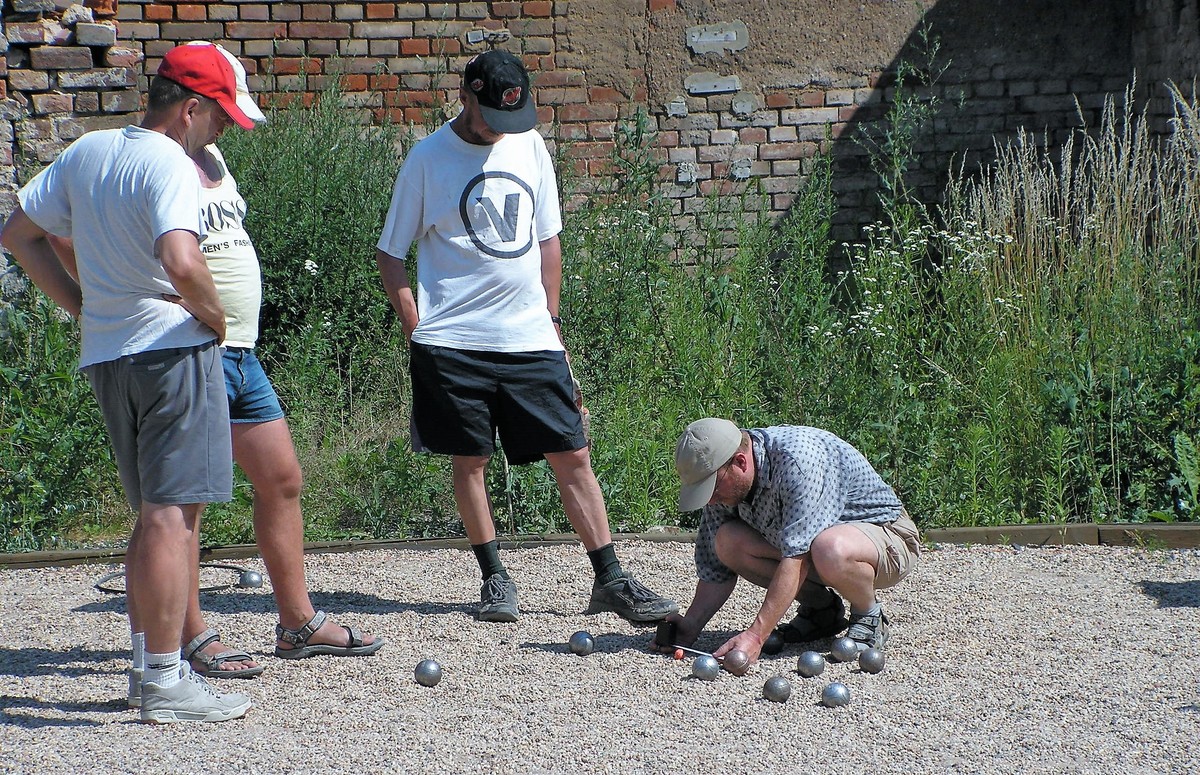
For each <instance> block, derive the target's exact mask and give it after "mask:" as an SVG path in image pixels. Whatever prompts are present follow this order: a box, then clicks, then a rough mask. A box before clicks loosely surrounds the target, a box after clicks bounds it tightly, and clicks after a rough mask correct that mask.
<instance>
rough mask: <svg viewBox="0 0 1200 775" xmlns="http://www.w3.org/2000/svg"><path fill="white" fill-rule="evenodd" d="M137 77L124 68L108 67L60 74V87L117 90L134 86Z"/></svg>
mask: <svg viewBox="0 0 1200 775" xmlns="http://www.w3.org/2000/svg"><path fill="white" fill-rule="evenodd" d="M135 79H136V75H135V73H134V72H133V71H132V70H129V69H126V68H124V67H108V68H103V69H98V70H89V71H87V72H64V73H59V74H58V86H59V88H62V89H115V88H123V87H129V86H133V85H134V84H135V83H136V80H135Z"/></svg>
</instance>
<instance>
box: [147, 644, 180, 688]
mask: <svg viewBox="0 0 1200 775" xmlns="http://www.w3.org/2000/svg"><path fill="white" fill-rule="evenodd" d="M142 683H152V684H158V685H159V686H161V687H162V688H164V689H169V688H170V687H172V686H174V685H175V684H177V683H179V652H178V651H172V652H170V653H167V654H155V653H153V652H150V651H147V652H146V668H145V672H144V673H142Z"/></svg>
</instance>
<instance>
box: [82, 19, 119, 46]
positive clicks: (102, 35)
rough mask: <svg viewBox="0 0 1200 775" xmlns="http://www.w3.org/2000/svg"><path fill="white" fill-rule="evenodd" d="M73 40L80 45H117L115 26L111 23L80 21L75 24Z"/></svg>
mask: <svg viewBox="0 0 1200 775" xmlns="http://www.w3.org/2000/svg"><path fill="white" fill-rule="evenodd" d="M75 42H76V43H78V44H79V45H81V46H101V47H108V46H115V45H117V28H116V26H115V25H112V24H87V23H84V22H80V23H79V24H76V25H75Z"/></svg>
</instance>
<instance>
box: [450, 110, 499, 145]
mask: <svg viewBox="0 0 1200 775" xmlns="http://www.w3.org/2000/svg"><path fill="white" fill-rule="evenodd" d="M450 128H451V129H453V130H454V134H456V135H458V136H459V138H461V139H462V140H463V142H467V143H470V144H471V145H495V144H496V143H498V142H500V140H501V139H503V138H504V135H502V134H500V133H498V132H490V134H487V135H484V134H481V133H479V132H476V131H475V130H474V129H472V128H471V126H470V124H468V123H467V121H466V119H464V118H463V114H462V113H459V114H458V115H457V116H455V118H454V120H453V121H451V122H450Z"/></svg>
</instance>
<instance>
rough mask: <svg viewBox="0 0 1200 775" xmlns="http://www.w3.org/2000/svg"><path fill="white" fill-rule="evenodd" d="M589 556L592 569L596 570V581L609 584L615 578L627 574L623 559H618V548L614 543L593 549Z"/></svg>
mask: <svg viewBox="0 0 1200 775" xmlns="http://www.w3.org/2000/svg"><path fill="white" fill-rule="evenodd" d="M587 556H588V559H589V560H591V561H592V570H593V571H595V572H596V581H598V582H600V583H601V584H607V583H608V582H610V581H612V580H613V579H619V578H621V577H622V576H624V575H625V571H624V570H622V569H621V561H620V560H618V559H617V549H616V547H615V546H614V545H613V544H606V545H604V546H601V547H600V548H599V549H593V550H592V551H590V552H588V553H587Z"/></svg>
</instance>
